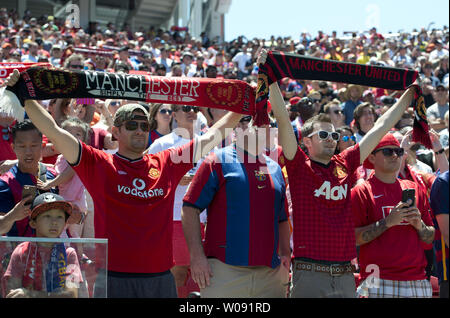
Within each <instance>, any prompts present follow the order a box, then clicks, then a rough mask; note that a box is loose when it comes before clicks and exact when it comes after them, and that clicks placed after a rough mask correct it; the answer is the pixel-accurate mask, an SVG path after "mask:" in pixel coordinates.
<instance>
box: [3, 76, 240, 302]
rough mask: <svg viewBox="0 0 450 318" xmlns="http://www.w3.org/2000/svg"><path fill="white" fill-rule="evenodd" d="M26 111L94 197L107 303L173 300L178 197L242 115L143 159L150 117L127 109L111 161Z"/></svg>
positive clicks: (33, 106)
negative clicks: (104, 247)
mask: <svg viewBox="0 0 450 318" xmlns="http://www.w3.org/2000/svg"><path fill="white" fill-rule="evenodd" d="M19 76H20V73H19V72H18V71H17V70H14V73H12V75H11V76H10V77H8V79H7V81H6V84H7V85H10V86H12V85H14V84H15V83H16V82H17V81H18V79H19ZM25 111H26V113H27V115H28V116H29V118H30V119H31V120H32V121H33V123H34V124H35V125H36V126H37V127H38V129H39V130H40V131H41V132H42V133H43V134H45V135H46V136H47V137H48V138H49V139H50V140H52V142H53V144H54V145H55V147H56V148H57V149H58V150H60V152H61V153H62V154H63V155H64V158H65V159H66V160H67V162H69V163H70V164H71V165H72V166H73V169H74V170H75V171H76V173H77V174H78V176H79V177H80V179H81V180H82V182H83V184H84V185H85V186H86V189H87V190H88V191H89V193H90V194H91V195H92V197H93V201H94V207H95V216H94V226H95V236H96V237H97V238H107V239H108V277H107V280H108V281H107V294H108V296H109V297H112V298H116V297H123V298H127V297H145V298H160V297H161V298H170V297H176V296H177V293H176V287H175V283H174V279H173V276H172V274H171V273H170V268H171V267H172V266H173V259H172V219H173V200H174V196H175V190H176V188H177V185H178V184H179V182H180V180H181V178H182V177H183V176H184V175H185V174H186V172H188V171H189V170H190V169H192V168H193V167H194V163H195V162H198V161H199V160H200V158H202V157H203V156H205V155H206V154H207V153H209V151H211V150H212V149H213V147H215V146H216V145H217V144H219V143H220V141H221V139H222V138H221V137H220V136H225V130H226V129H230V128H234V127H235V126H236V124H237V123H238V122H239V120H240V119H241V117H242V115H241V114H236V113H232V112H230V113H228V114H227V115H225V116H224V118H222V119H221V120H220V121H218V122H217V123H216V124H215V125H214V126H213V127H211V128H210V129H209V130H208V132H207V133H205V134H204V135H202V136H200V137H198V138H196V139H193V140H192V141H190V142H189V143H188V144H186V145H184V146H181V147H178V148H175V149H168V150H165V151H162V152H159V153H157V154H155V155H144V154H143V153H144V150H145V149H146V146H147V142H148V135H149V129H150V127H149V115H148V112H147V110H146V109H145V108H144V107H143V106H142V105H139V104H127V105H124V106H122V107H121V108H119V109H118V110H117V112H116V114H115V116H114V127H112V134H113V136H114V137H115V138H116V139H117V141H118V145H119V149H118V152H117V153H116V154H114V155H111V154H107V153H105V152H103V151H100V150H97V149H94V148H92V147H90V146H88V145H86V144H84V143H82V142H79V141H78V140H77V139H76V138H75V137H73V136H72V135H71V134H70V133H68V132H66V131H65V130H63V129H61V128H60V127H59V126H58V125H57V124H56V123H55V121H54V120H53V118H52V117H51V115H50V114H49V113H48V112H47V111H46V110H45V109H44V108H43V107H42V106H40V105H39V103H37V102H36V101H34V100H26V101H25ZM97 283H98V284H97ZM102 283H104V282H102V281H101V278H97V282H96V287H98V288H99V289H101V288H105V284H102Z"/></svg>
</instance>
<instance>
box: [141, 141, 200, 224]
mask: <svg viewBox="0 0 450 318" xmlns="http://www.w3.org/2000/svg"><path fill="white" fill-rule="evenodd" d="M196 137H198V135H197V134H194V138H196ZM190 141H191V140H190V139H186V138H182V137H180V136H179V135H177V134H176V132H171V133H170V134H167V135H165V136H163V137H161V138H158V139H156V140H155V141H154V142H153V143H152V144H151V146H150V148H149V149H148V153H149V154H155V153H158V152H160V151H163V150H167V149H170V148H177V147H180V146H182V145H185V144H187V143H189V142H190ZM202 161H203V160H202V159H201V160H200V161H199V162H197V164H195V165H194V168H192V169H191V170H189V172H188V174H191V175H194V174H195V173H196V172H197V170H198V168H199V167H200V165H201V164H202ZM187 188H188V185H186V186H181V185H178V187H177V189H176V191H175V200H174V202H173V220H174V221H180V220H181V208H182V207H183V198H184V195H185V194H186V191H187ZM200 221H201V222H202V223H205V222H206V213H205V211H203V212H202V213H201V214H200Z"/></svg>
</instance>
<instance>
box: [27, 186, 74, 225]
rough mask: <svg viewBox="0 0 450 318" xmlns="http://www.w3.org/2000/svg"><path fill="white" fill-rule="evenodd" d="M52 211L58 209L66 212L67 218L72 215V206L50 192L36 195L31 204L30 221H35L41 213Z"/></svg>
mask: <svg viewBox="0 0 450 318" xmlns="http://www.w3.org/2000/svg"><path fill="white" fill-rule="evenodd" d="M52 209H60V210H63V211H64V212H66V214H67V215H68V216H70V215H71V214H72V204H70V203H69V202H67V201H65V200H64V198H63V197H62V196H60V195H58V194H54V193H52V192H45V193H42V194H40V195H38V196H37V197H36V198H35V199H34V200H33V203H32V204H31V217H30V218H31V219H35V218H36V217H37V216H38V215H39V214H41V213H42V212H46V211H48V210H52Z"/></svg>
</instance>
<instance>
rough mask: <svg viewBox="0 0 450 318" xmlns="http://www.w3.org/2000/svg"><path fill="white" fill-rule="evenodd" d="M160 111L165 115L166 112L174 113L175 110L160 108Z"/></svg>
mask: <svg viewBox="0 0 450 318" xmlns="http://www.w3.org/2000/svg"><path fill="white" fill-rule="evenodd" d="M159 112H160V113H161V114H163V115H165V114H169V115H172V113H173V110H171V109H166V108H164V109H160V110H159Z"/></svg>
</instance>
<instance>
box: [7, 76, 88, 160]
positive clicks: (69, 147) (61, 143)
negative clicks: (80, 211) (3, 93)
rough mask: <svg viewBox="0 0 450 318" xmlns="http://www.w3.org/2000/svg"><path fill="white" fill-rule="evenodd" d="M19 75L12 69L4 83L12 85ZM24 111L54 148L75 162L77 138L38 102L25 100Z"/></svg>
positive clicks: (78, 150)
mask: <svg viewBox="0 0 450 318" xmlns="http://www.w3.org/2000/svg"><path fill="white" fill-rule="evenodd" d="M19 77H20V73H19V71H18V70H14V72H13V73H12V74H11V75H10V76H9V77H8V79H7V80H6V82H5V83H6V85H7V86H14V84H16V83H17V81H18V80H19ZM25 112H26V113H27V115H28V117H29V118H30V119H31V121H32V122H33V124H34V125H35V126H36V127H37V128H38V129H39V131H40V132H41V133H43V134H44V135H45V136H46V137H47V138H48V139H49V140H51V141H52V143H53V144H54V145H55V148H56V149H57V150H58V151H59V152H61V153H62V154H63V156H64V158H65V159H66V160H67V161H68V162H69V163H75V162H76V161H77V160H78V157H79V152H80V149H79V146H78V140H77V139H76V138H75V137H73V136H72V135H71V134H70V133H69V132H67V131H65V130H64V129H62V128H60V127H59V126H58V125H57V124H56V122H55V120H54V119H53V117H52V116H51V115H50V114H49V113H48V112H47V111H46V110H45V109H44V108H43V107H42V106H41V105H39V103H38V102H36V101H35V100H26V101H25Z"/></svg>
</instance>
